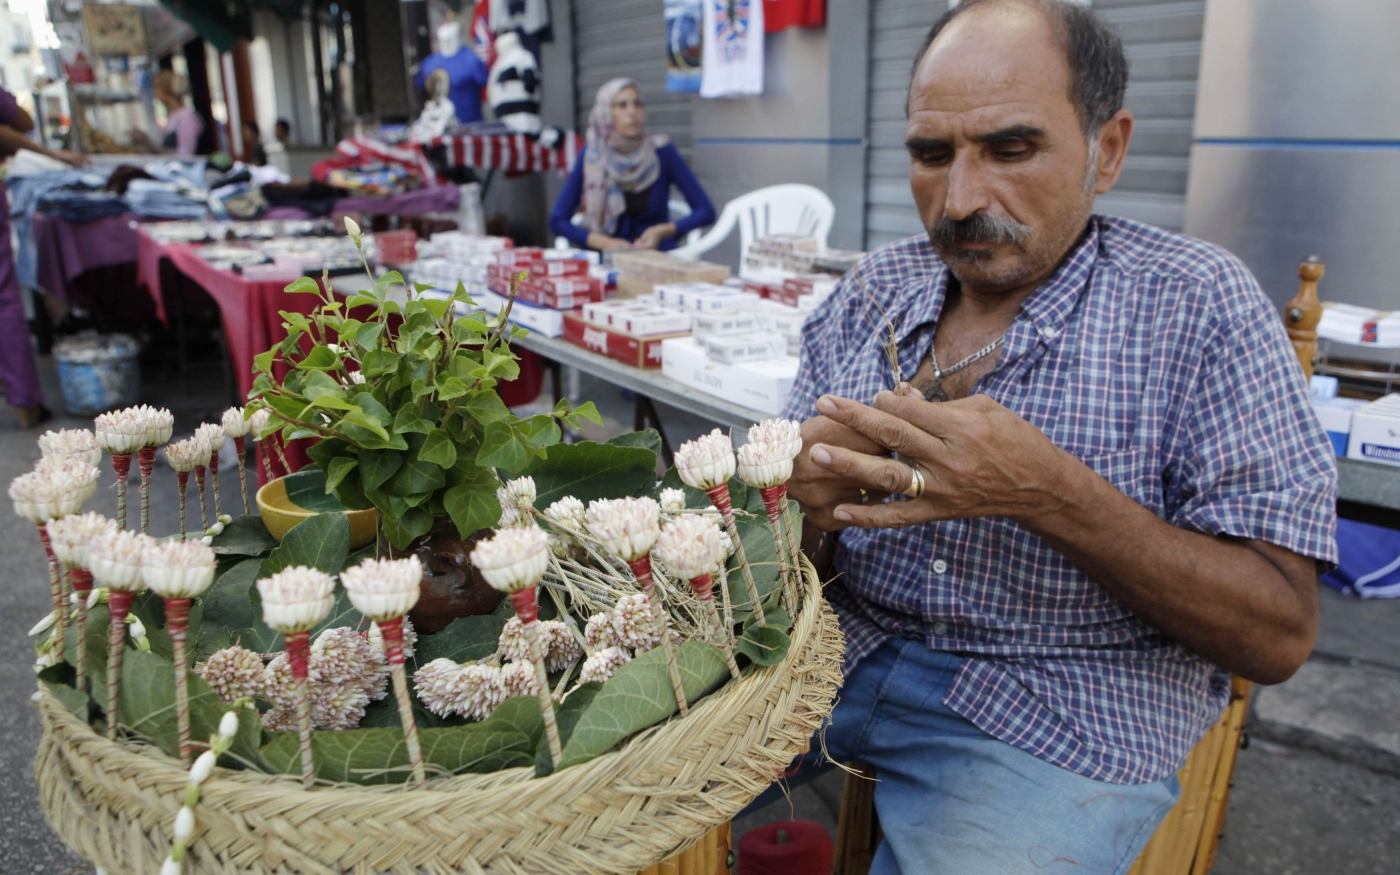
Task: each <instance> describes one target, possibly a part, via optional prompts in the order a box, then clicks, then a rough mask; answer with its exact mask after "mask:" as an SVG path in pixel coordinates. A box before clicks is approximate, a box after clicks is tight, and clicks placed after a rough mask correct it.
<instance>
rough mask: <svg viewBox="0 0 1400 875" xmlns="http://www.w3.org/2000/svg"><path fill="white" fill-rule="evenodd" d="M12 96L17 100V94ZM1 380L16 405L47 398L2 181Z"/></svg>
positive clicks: (0, 276)
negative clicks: (17, 268)
mask: <svg viewBox="0 0 1400 875" xmlns="http://www.w3.org/2000/svg"><path fill="white" fill-rule="evenodd" d="M0 93H3V94H4V95H6V96H9V92H8V91H3V90H2V89H0ZM9 99H10V101H11V102H13V101H14V98H13V97H10V98H9ZM0 102H3V101H2V100H0ZM0 111H3V110H0ZM11 119H12V120H13V115H11ZM0 383H4V386H5V399H6V400H7V401H9V402H10V406H12V407H33V406H35V405H36V404H41V403H42V402H43V400H44V393H43V391H42V390H40V388H39V368H38V366H37V365H36V364H35V362H34V347H33V346H31V345H30V343H29V320H28V319H26V318H25V317H24V298H22V297H21V294H20V288H19V277H17V276H15V253H14V250H12V249H11V248H10V197H9V191H8V190H7V189H6V188H5V186H4V185H0Z"/></svg>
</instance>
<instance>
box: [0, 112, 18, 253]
mask: <svg viewBox="0 0 1400 875" xmlns="http://www.w3.org/2000/svg"><path fill="white" fill-rule="evenodd" d="M17 115H19V101H17V100H15V96H14V95H13V94H11V93H10V92H9V91H6V90H5V89H4V88H0V125H13V124H14V123H15V116H17ZM6 215H9V213H8V212H7V213H6ZM6 239H9V238H8V236H7V237H6Z"/></svg>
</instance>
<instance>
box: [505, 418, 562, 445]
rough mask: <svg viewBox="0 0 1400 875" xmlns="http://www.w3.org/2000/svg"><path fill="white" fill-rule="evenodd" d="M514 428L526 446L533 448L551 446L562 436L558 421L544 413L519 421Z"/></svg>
mask: <svg viewBox="0 0 1400 875" xmlns="http://www.w3.org/2000/svg"><path fill="white" fill-rule="evenodd" d="M516 429H517V430H518V431H519V433H520V437H521V439H523V440H524V441H525V444H526V446H528V447H530V448H531V449H533V450H542V449H544V448H545V447H552V446H554V445H555V444H557V443H559V439H560V438H561V437H562V436H563V435H562V434H560V431H559V423H557V422H555V421H554V417H552V416H549V415H548V414H544V413H541V414H539V415H537V416H532V417H530V418H529V419H526V420H524V421H522V422H520V423H519V424H518V425H517V426H516Z"/></svg>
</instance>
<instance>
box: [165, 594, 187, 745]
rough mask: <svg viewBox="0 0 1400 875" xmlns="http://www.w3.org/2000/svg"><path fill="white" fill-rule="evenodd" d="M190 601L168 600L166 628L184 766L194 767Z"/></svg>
mask: <svg viewBox="0 0 1400 875" xmlns="http://www.w3.org/2000/svg"><path fill="white" fill-rule="evenodd" d="M189 622H190V600H189V599H166V600H165V628H166V629H167V630H169V632H170V643H171V645H172V647H171V649H172V651H173V653H174V661H175V725H176V731H177V737H178V739H179V744H180V765H181V766H182V767H184V768H189V766H190V753H191V750H192V748H191V745H190V690H189V683H188V680H187V675H188V674H189V660H188V657H187V656H186V655H185V635H186V632H187V631H188V630H189Z"/></svg>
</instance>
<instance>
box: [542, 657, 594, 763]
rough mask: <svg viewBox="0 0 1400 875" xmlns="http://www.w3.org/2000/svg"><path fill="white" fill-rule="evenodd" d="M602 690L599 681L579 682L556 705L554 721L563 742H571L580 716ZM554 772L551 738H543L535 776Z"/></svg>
mask: <svg viewBox="0 0 1400 875" xmlns="http://www.w3.org/2000/svg"><path fill="white" fill-rule="evenodd" d="M602 690H603V685H602V684H601V683H598V682H597V681H590V682H589V683H586V684H579V685H578V686H577V687H574V688H573V689H572V690H570V691H569V697H568V698H567V699H565V700H564V701H563V702H561V703H559V704H558V705H556V706H555V707H554V721H555V723H556V724H557V725H558V727H559V739H560V741H561V742H562V743H563V744H568V743H569V739H570V738H571V737H573V734H574V727H576V726H577V725H578V722H579V718H580V717H582V716H583V713H584V712H585V711H587V710H588V708H589V706H590V705H592V704H593V700H594V699H596V698H597V697H598V693H600V692H602ZM553 772H554V762H553V760H552V759H551V758H550V755H549V740H548V739H541V740H540V743H539V744H538V745H537V746H536V747H535V777H536V778H543V777H544V776H545V775H549V774H552V773H553Z"/></svg>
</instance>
